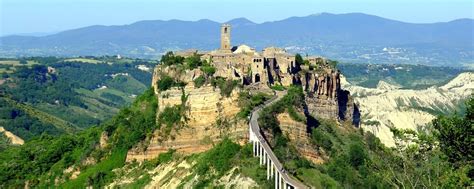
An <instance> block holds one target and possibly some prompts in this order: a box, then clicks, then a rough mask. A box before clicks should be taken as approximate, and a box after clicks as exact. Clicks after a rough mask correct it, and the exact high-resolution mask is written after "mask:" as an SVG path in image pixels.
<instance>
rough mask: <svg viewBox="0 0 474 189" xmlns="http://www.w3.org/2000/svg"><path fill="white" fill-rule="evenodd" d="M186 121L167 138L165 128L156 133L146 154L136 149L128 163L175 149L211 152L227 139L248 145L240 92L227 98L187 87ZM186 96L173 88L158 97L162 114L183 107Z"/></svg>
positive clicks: (216, 90)
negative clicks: (239, 100) (239, 116)
mask: <svg viewBox="0 0 474 189" xmlns="http://www.w3.org/2000/svg"><path fill="white" fill-rule="evenodd" d="M184 93H185V95H188V97H187V101H186V102H185V106H186V107H187V108H186V112H185V115H184V116H185V117H186V118H187V122H186V123H185V125H184V126H182V127H181V128H176V129H173V130H172V131H171V132H170V133H169V134H168V135H164V134H163V133H165V130H164V129H165V126H162V128H161V129H160V130H157V131H155V133H154V135H153V136H152V138H151V140H150V142H149V143H148V144H147V145H146V150H140V149H134V150H131V151H130V152H129V153H128V155H127V160H128V161H130V160H133V159H136V160H139V161H140V160H145V159H153V158H155V157H157V156H158V155H159V154H160V153H162V152H166V151H168V149H171V148H172V149H175V150H177V151H178V152H181V153H184V154H189V153H198V152H202V151H205V150H208V149H210V148H211V147H212V145H213V143H216V142H217V141H219V140H221V139H222V138H223V137H225V136H227V137H230V138H233V139H235V141H239V142H242V143H243V142H245V141H246V140H247V138H248V128H247V127H248V126H247V124H246V123H245V122H244V121H242V120H240V121H238V120H236V119H235V115H236V114H237V113H238V112H239V111H240V108H239V107H238V105H237V104H238V103H237V98H238V91H236V90H234V92H233V93H232V94H231V95H230V97H224V96H222V95H221V93H220V90H219V88H214V87H212V86H202V87H201V88H195V87H194V86H190V85H188V86H186V87H185V88H184ZM182 96H183V92H182V90H181V89H178V88H172V89H169V90H166V91H163V92H161V93H158V94H157V98H158V101H159V110H158V112H163V110H164V109H165V107H170V106H173V105H181V103H182V99H181V98H182Z"/></svg>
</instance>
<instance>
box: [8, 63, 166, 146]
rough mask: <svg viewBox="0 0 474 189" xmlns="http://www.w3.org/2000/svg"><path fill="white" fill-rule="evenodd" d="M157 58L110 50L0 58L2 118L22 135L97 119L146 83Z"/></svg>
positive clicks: (106, 116) (60, 130)
mask: <svg viewBox="0 0 474 189" xmlns="http://www.w3.org/2000/svg"><path fill="white" fill-rule="evenodd" d="M20 62H27V64H21V63H20ZM156 63H157V62H156V61H152V60H141V59H126V58H120V59H118V58H116V57H109V56H105V57H80V58H56V57H31V58H22V59H2V60H0V65H2V66H3V67H5V70H6V71H4V72H0V75H1V79H0V94H1V101H0V103H2V108H1V109H2V112H1V113H2V116H1V117H0V123H1V124H2V126H4V127H5V129H6V130H8V131H11V132H13V133H14V134H15V135H18V136H20V137H21V138H23V139H25V140H29V139H31V138H32V137H34V136H39V135H41V134H42V133H43V132H46V133H48V134H53V135H54V134H58V133H64V132H73V131H74V130H80V129H82V128H87V127H90V126H92V125H97V124H99V123H101V122H102V121H105V120H107V119H110V118H111V117H112V116H113V115H115V114H116V113H117V112H118V111H119V109H120V108H122V107H124V106H125V105H128V104H130V103H131V102H133V100H134V98H135V97H136V96H137V95H139V94H141V93H143V91H145V90H146V89H147V88H148V86H149V85H150V83H151V77H152V76H151V75H152V71H153V68H154V66H155V65H156ZM17 112H18V113H17ZM71 115H74V116H71Z"/></svg>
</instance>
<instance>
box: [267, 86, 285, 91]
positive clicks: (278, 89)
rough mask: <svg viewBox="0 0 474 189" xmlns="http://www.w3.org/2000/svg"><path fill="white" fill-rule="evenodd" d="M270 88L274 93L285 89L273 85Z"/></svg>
mask: <svg viewBox="0 0 474 189" xmlns="http://www.w3.org/2000/svg"><path fill="white" fill-rule="evenodd" d="M270 88H271V89H273V90H276V91H284V90H285V89H286V88H285V87H284V86H283V85H273V86H271V87H270Z"/></svg>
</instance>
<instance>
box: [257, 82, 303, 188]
mask: <svg viewBox="0 0 474 189" xmlns="http://www.w3.org/2000/svg"><path fill="white" fill-rule="evenodd" d="M285 95H286V91H284V92H276V93H275V96H274V97H273V98H272V99H270V100H268V101H267V102H265V104H263V105H261V106H258V107H256V108H255V109H254V110H253V111H252V114H251V115H250V121H249V132H250V134H249V141H250V142H251V143H252V144H253V154H254V156H258V157H259V158H260V165H263V166H266V168H267V180H270V179H274V181H275V189H301V188H308V187H307V186H305V185H303V184H302V183H301V182H299V181H297V180H295V179H293V178H291V177H290V176H288V174H287V172H286V171H285V168H284V167H283V165H282V164H281V163H280V161H278V158H277V157H276V156H275V154H274V153H273V151H272V149H271V148H270V145H268V143H267V141H266V140H265V138H264V137H263V136H262V134H261V132H260V127H259V126H258V117H259V114H260V112H261V110H262V109H263V108H264V107H266V106H269V105H271V104H272V103H274V102H276V101H278V100H280V99H281V98H282V97H283V96H285Z"/></svg>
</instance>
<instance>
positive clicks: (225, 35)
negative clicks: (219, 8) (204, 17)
mask: <svg viewBox="0 0 474 189" xmlns="http://www.w3.org/2000/svg"><path fill="white" fill-rule="evenodd" d="M231 48H232V46H230V25H229V24H222V26H221V49H220V50H221V51H223V52H230V49H231Z"/></svg>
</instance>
